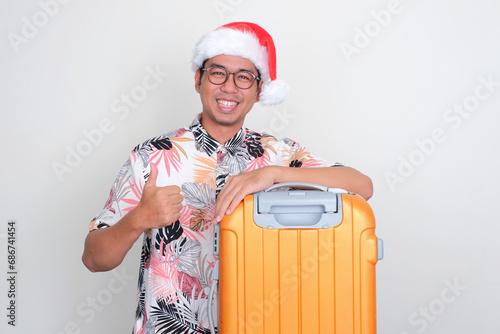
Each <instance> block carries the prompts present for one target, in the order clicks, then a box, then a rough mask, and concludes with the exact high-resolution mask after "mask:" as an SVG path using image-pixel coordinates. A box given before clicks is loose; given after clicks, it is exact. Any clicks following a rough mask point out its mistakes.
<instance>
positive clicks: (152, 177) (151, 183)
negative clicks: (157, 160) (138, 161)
mask: <svg viewBox="0 0 500 334" xmlns="http://www.w3.org/2000/svg"><path fill="white" fill-rule="evenodd" d="M150 166H151V171H150V172H149V178H148V180H147V181H146V185H145V186H144V188H152V187H156V179H157V178H158V167H157V166H156V165H155V164H154V163H150Z"/></svg>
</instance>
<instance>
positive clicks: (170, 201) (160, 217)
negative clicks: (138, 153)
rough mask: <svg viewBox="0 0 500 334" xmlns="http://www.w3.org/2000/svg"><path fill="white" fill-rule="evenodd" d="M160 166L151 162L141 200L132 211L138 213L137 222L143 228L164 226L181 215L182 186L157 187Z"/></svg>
mask: <svg viewBox="0 0 500 334" xmlns="http://www.w3.org/2000/svg"><path fill="white" fill-rule="evenodd" d="M157 178H158V167H157V166H156V165H155V164H154V163H151V173H150V175H149V179H148V180H147V182H146V184H145V185H144V190H143V194H142V198H141V201H140V202H139V204H138V205H137V207H136V208H135V209H134V210H133V211H132V212H134V211H135V212H134V214H137V215H138V217H140V218H138V219H137V223H138V224H140V226H141V229H142V230H147V229H151V228H162V227H165V226H168V225H170V224H172V223H174V222H175V221H176V220H178V219H179V218H180V217H181V210H182V200H183V199H184V197H183V196H182V194H181V188H179V187H178V186H165V187H157V186H156V180H157ZM132 212H131V213H132Z"/></svg>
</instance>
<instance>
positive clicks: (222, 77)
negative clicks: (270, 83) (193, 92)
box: [201, 66, 260, 89]
mask: <svg viewBox="0 0 500 334" xmlns="http://www.w3.org/2000/svg"><path fill="white" fill-rule="evenodd" d="M201 70H202V71H205V72H207V73H208V80H209V81H210V82H211V83H213V84H214V85H222V84H224V83H226V81H227V78H229V74H232V75H233V81H234V84H235V85H236V87H238V88H240V89H248V88H250V87H252V85H253V83H254V82H255V80H256V79H257V80H260V78H259V77H257V76H256V75H255V74H253V73H252V72H250V71H247V70H240V71H238V72H229V71H228V70H227V69H225V68H224V67H222V66H212V67H207V68H202V69H201Z"/></svg>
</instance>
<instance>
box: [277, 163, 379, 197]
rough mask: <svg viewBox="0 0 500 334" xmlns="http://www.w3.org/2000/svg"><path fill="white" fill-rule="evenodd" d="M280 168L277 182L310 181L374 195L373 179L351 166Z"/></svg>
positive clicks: (365, 194) (360, 193)
mask: <svg viewBox="0 0 500 334" xmlns="http://www.w3.org/2000/svg"><path fill="white" fill-rule="evenodd" d="M276 167H278V168H279V169H280V171H279V173H277V174H276V175H277V178H276V180H275V181H276V183H281V182H289V181H294V182H308V183H315V184H319V185H322V186H325V187H328V188H341V189H345V190H348V191H350V192H354V193H356V194H358V195H360V196H361V197H363V198H364V199H366V200H368V199H369V198H370V197H371V196H372V195H373V184H372V181H371V179H370V178H369V177H368V176H366V175H364V174H362V173H360V172H359V171H357V170H356V169H354V168H350V167H310V168H291V167H281V166H276Z"/></svg>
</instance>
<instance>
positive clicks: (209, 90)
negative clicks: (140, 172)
mask: <svg viewBox="0 0 500 334" xmlns="http://www.w3.org/2000/svg"><path fill="white" fill-rule="evenodd" d="M212 66H222V67H224V68H225V69H227V70H228V71H229V72H238V71H240V70H247V71H250V72H252V73H253V74H254V75H255V76H257V75H258V72H257V69H256V68H255V66H254V64H253V63H252V62H251V61H250V60H248V59H245V58H241V57H237V56H227V55H219V56H215V57H213V58H210V59H208V60H207V61H206V63H205V68H208V67H212ZM200 76H201V73H200V71H199V70H198V71H196V74H195V88H196V91H197V92H198V93H199V94H200V97H201V103H202V105H203V110H202V119H201V124H202V125H203V127H204V128H205V130H207V132H208V133H209V134H211V135H212V136H213V134H217V133H218V132H220V131H223V132H225V133H228V132H229V133H231V132H234V133H233V135H234V134H235V133H236V132H237V131H238V130H239V129H240V128H241V127H242V126H243V122H244V120H245V116H246V115H247V114H248V112H249V111H250V109H252V107H253V105H254V103H255V102H258V101H259V93H260V84H261V82H259V81H257V80H255V82H254V83H253V85H252V87H250V88H248V89H241V88H238V87H237V86H236V85H235V84H234V80H233V75H232V74H230V75H229V77H228V79H227V81H226V82H225V83H224V84H222V85H214V84H212V83H211V82H210V81H209V80H208V73H207V72H205V73H203V75H202V76H201V82H200ZM221 127H222V128H223V129H222V128H221ZM231 137H232V136H231ZM214 138H215V137H214ZM216 139H218V138H216ZM227 139H229V138H227Z"/></svg>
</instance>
